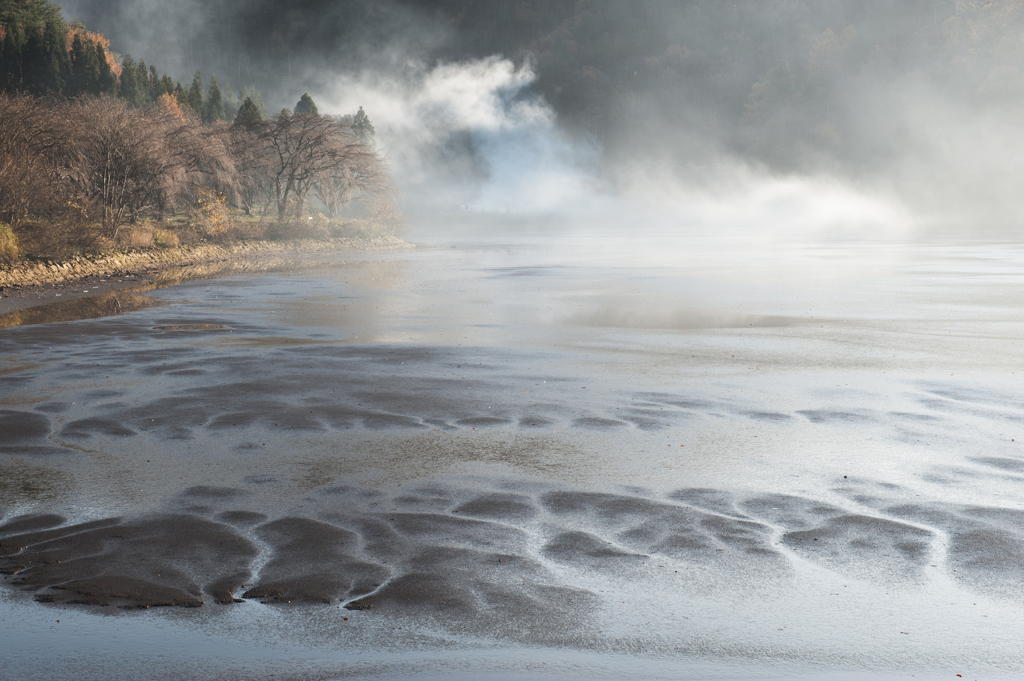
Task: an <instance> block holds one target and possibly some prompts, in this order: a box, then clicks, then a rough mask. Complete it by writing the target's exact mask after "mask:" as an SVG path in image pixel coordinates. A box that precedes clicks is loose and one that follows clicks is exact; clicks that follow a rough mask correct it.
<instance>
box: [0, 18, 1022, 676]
mask: <svg viewBox="0 0 1024 681" xmlns="http://www.w3.org/2000/svg"><path fill="white" fill-rule="evenodd" d="M64 12H65V15H66V16H68V17H71V16H76V15H77V16H79V17H80V18H82V20H83V21H85V23H86V24H87V25H88V26H90V27H91V28H94V29H95V30H99V31H101V32H103V33H104V34H106V35H107V36H108V37H109V38H110V39H111V41H112V45H113V48H114V49H115V50H119V51H122V52H128V51H130V52H131V54H132V55H133V57H135V58H136V59H138V58H140V57H142V58H145V59H146V61H147V63H151V64H156V65H157V67H158V68H159V69H160V70H161V72H162V71H163V70H167V71H169V72H171V73H172V74H174V75H175V77H176V78H181V79H182V80H183V81H184V80H186V79H188V80H190V79H191V75H192V73H193V72H194V69H195V68H196V67H199V68H202V69H203V72H204V74H205V75H207V77H208V76H209V74H210V73H213V72H216V74H217V76H218V80H219V81H222V82H228V81H230V83H231V85H232V86H233V87H234V88H235V89H236V90H237V89H238V88H239V87H240V86H242V85H246V86H248V85H255V86H256V87H257V89H259V90H260V92H261V93H262V94H263V97H264V99H265V101H266V103H267V106H268V108H269V109H270V110H271V111H274V110H279V109H280V108H281V107H292V106H294V104H295V101H296V100H297V99H298V97H299V96H300V95H301V94H302V93H303V92H304V91H308V92H309V94H310V95H312V97H313V99H314V100H315V102H316V103H317V105H318V107H319V109H320V111H321V112H322V113H324V112H326V113H338V114H344V113H351V112H353V111H354V110H356V109H357V108H358V107H360V106H362V107H364V109H365V110H366V112H367V113H368V115H369V116H370V119H371V121H372V122H373V124H374V126H375V128H376V143H377V144H378V146H379V148H380V149H382V150H383V151H384V152H385V153H386V155H387V157H388V158H389V160H390V163H391V167H392V171H393V173H394V175H395V178H396V181H397V184H398V185H399V187H400V188H401V190H402V192H403V196H404V199H403V201H404V206H405V209H406V212H407V216H408V218H409V230H408V232H407V233H406V234H405V235H403V236H404V238H405V239H406V240H407V241H409V242H410V243H411V244H415V247H414V246H412V245H410V246H409V248H408V249H405V250H400V251H396V252H386V253H362V254H351V253H350V254H338V255H323V254H321V253H317V254H313V253H310V254H306V255H294V256H291V255H288V256H280V257H275V258H263V259H255V260H247V261H238V262H225V263H214V264H209V265H201V266H192V267H185V268H182V269H181V270H180V271H171V272H165V273H162V274H160V275H153V276H151V277H148V276H147V277H142V276H140V277H137V278H135V279H134V280H133V281H132V283H131V285H130V286H127V285H125V286H122V285H121V284H115V283H113V282H105V283H104V284H105V286H106V285H107V284H109V286H110V288H103V289H101V290H99V291H97V290H96V289H91V290H85V287H84V285H83V286H82V287H78V286H75V287H70V288H65V289H61V290H59V291H58V290H54V291H44V292H37V293H35V294H32V295H34V296H35V297H34V298H33V297H32V295H29V296H27V297H23V298H18V299H12V298H10V297H7V298H3V299H2V300H0V433H2V434H3V437H2V438H0V574H2V575H3V577H2V579H3V582H2V583H3V585H4V588H3V589H0V621H2V622H3V623H4V628H5V630H4V637H3V640H4V641H5V643H4V644H0V662H2V664H0V679H4V678H12V679H14V678H17V679H36V678H38V679H44V678H53V677H55V676H56V677H75V678H81V679H105V680H110V679H140V678H141V679H145V678H153V679H157V678H159V679H161V680H162V681H170V680H176V679H182V680H184V679H227V678H246V679H270V678H274V679H282V678H285V679H341V678H373V679H398V678H418V679H434V678H453V677H454V678H462V679H484V678H486V679H534V678H541V679H626V678H651V679H690V678H693V679H696V678H713V679H739V678H742V679H778V678H806V679H867V678H871V679H875V678H897V677H898V678H908V677H910V676H913V677H914V678H928V679H946V678H958V676H959V675H962V678H964V679H967V678H970V679H1020V678H1024V659H1022V657H1021V654H1020V641H1021V640H1022V638H1024V596H1022V594H1024V488H1022V483H1024V449H1022V447H1024V388H1022V386H1024V383H1022V381H1021V374H1022V372H1024V318H1022V316H1021V301H1022V298H1021V291H1022V290H1024V289H1022V285H1024V247H1022V245H1021V239H1020V235H1021V228H1020V223H1019V219H1018V218H1017V215H1018V213H1019V211H1018V208H1019V207H1020V203H1021V198H1020V193H1019V190H1018V188H1017V184H1018V182H1019V177H1020V173H1019V172H1018V170H1019V169H1018V166H1019V164H1020V163H1021V161H1020V159H1021V158H1024V155H1022V154H1020V153H1017V152H1018V151H1019V150H1022V144H1021V143H1022V142H1024V139H1022V138H1021V133H1020V126H1019V124H1018V120H1019V115H1018V114H1019V113H1021V112H1024V88H1020V87H1019V85H1018V84H1017V81H1018V80H1019V79H1020V77H1021V75H1020V72H1019V69H1020V68H1021V65H1024V52H1022V51H1021V48H1020V46H1019V44H1018V43H1019V40H1018V39H1017V38H1018V37H1019V35H1021V34H1022V31H1024V8H1021V7H1018V5H1016V4H1014V3H999V2H996V3H980V2H970V1H969V0H949V1H945V0H936V1H934V2H932V1H931V0H928V1H925V0H909V1H907V2H888V1H886V0H868V1H865V2H846V1H840V0H835V1H831V0H830V1H825V0H823V1H821V2H791V1H789V0H778V1H775V0H766V1H765V2H758V3H727V2H668V0H664V1H662V0H651V1H650V2H636V3H633V2H628V3H627V2H622V3H618V2H612V1H606V2H605V1H598V0H595V1H593V2H586V1H579V2H558V1H552V2H529V1H517V2H511V1H510V2H504V1H493V2H474V1H471V0H459V1H456V0H437V1H425V2H398V1H396V0H389V1H380V2H371V1H370V0H357V1H353V2H344V3H342V2H319V1H317V0H306V1H303V2H294V3H287V4H286V3H277V2H269V1H265V2H264V1H262V0H246V1H244V2H231V3H228V2H219V1H215V2H192V1H185V0H182V1H181V2H172V3H157V2H131V1H130V0H118V1H115V2H98V1H97V2H92V1H90V0H76V1H72V2H68V3H65V5H64ZM171 27H177V28H176V29H172V28H171ZM58 294H60V295H59V297H58Z"/></svg>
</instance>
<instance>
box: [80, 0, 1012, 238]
mask: <svg viewBox="0 0 1024 681" xmlns="http://www.w3.org/2000/svg"><path fill="white" fill-rule="evenodd" d="M64 10H65V14H66V15H68V16H78V17H80V18H82V19H83V20H84V21H86V23H87V24H88V25H90V26H95V27H96V29H97V30H100V31H102V32H105V33H106V34H107V35H108V37H110V38H111V39H112V41H113V44H114V48H115V49H117V50H119V51H121V52H127V51H130V52H131V53H132V54H133V56H135V57H136V58H139V57H142V58H146V59H147V62H148V63H153V64H158V65H159V67H160V68H162V69H167V70H169V71H170V72H171V73H172V74H174V75H175V77H176V78H180V79H182V80H184V81H185V82H187V80H188V79H190V77H191V74H192V73H193V72H194V70H195V69H196V68H200V69H202V70H203V72H204V74H210V73H216V74H217V75H218V77H219V78H220V79H221V80H224V81H228V82H230V83H231V84H232V85H233V86H234V88H235V89H236V90H237V89H238V88H239V87H241V86H243V85H252V84H255V85H256V87H257V88H258V89H259V90H260V91H261V93H262V94H263V97H264V99H265V101H266V102H267V105H268V108H269V109H270V110H276V109H279V108H282V107H291V106H294V103H295V101H296V100H297V99H298V97H299V95H301V94H302V92H304V91H307V92H309V93H310V94H311V95H313V98H314V100H315V101H317V102H318V104H319V105H320V107H321V110H322V111H327V112H330V113H338V114H343V113H351V112H352V111H354V110H355V109H356V108H357V107H359V106H363V107H364V108H365V109H366V111H367V112H368V113H369V115H370V117H371V120H372V121H373V122H374V124H375V125H376V127H377V131H378V137H377V141H378V144H379V147H380V148H381V149H382V150H383V151H384V152H385V153H386V154H387V156H388V158H389V160H390V163H391V166H392V170H393V172H394V173H395V176H396V179H397V181H398V184H399V186H400V188H401V190H402V192H403V194H404V196H405V206H406V209H407V212H408V213H409V214H410V216H411V217H412V218H413V222H414V223H415V221H416V220H417V219H426V220H433V219H434V218H437V217H438V216H458V215H460V214H467V213H469V214H486V215H488V216H495V215H500V214H504V215H519V216H523V215H528V214H529V215H558V216H560V217H561V218H562V219H566V218H570V217H572V218H578V219H581V220H592V219H597V218H598V217H600V218H601V219H602V220H605V221H610V222H615V221H620V222H621V221H623V220H625V219H627V218H633V219H634V220H637V219H640V220H645V221H649V222H651V223H652V224H658V225H664V226H667V227H673V226H674V228H677V229H679V230H684V231H689V232H693V233H700V232H705V233H708V232H712V231H720V230H722V229H726V230H731V231H734V232H736V233H738V234H756V235H760V236H764V235H766V234H768V235H771V234H773V233H776V232H777V233H779V234H780V235H781V234H806V233H808V231H812V232H822V231H824V232H826V233H837V232H838V233H840V234H842V235H844V236H852V235H857V234H864V235H869V236H871V237H873V238H874V237H880V236H883V235H885V236H896V237H902V236H905V235H907V234H917V235H920V234H926V233H935V232H948V231H949V230H954V231H967V232H977V231H979V230H985V231H991V230H1006V229H1014V228H1015V227H1016V217H1015V216H1016V214H1017V212H1018V209H1019V208H1020V207H1021V206H1020V203H1021V201H1020V198H1019V192H1018V191H1017V190H1016V186H1015V180H1014V178H1016V177H1018V176H1019V171H1020V167H1019V166H1020V164H1021V161H1019V160H1018V159H1021V158H1024V154H1021V153H1020V151H1021V150H1022V147H1024V136H1022V133H1021V132H1020V130H1019V126H1018V125H1017V120H1018V118H1019V114H1020V112H1021V111H1022V110H1024V88H1022V87H1021V86H1020V85H1019V83H1018V82H1017V81H1018V80H1019V77H1018V73H1019V64H1020V63H1021V62H1022V59H1024V51H1022V50H1021V49H1020V48H1019V47H1018V46H1017V44H1016V42H1015V41H1014V40H1013V35H1014V30H1016V29H1015V28H1014V27H1018V28H1019V27H1020V26H1022V25H1024V23H1022V22H1024V18H1022V16H1021V12H1020V10H1019V9H1016V8H1014V7H1012V6H1010V5H1009V4H1007V5H1006V6H1005V7H1004V6H1003V5H1002V4H999V3H996V4H994V5H985V6H984V7H983V6H981V5H979V4H978V3H971V2H966V1H960V0H958V1H953V0H950V1H945V0H936V1H934V2H923V1H922V2H914V3H890V2H885V1H881V0H880V1H878V2H870V3H861V2H842V1H833V2H820V3H783V2H766V3H752V4H751V5H743V6H736V7H732V6H730V7H725V6H724V5H722V4H721V3H708V2H695V3H683V4H680V3H669V2H649V3H643V4H640V5H631V6H630V7H629V8H627V7H626V6H625V4H624V3H613V2H578V3H530V2H517V3H512V2H494V3H480V2H472V1H468V0H463V1H459V2H454V1H451V2H441V1H438V2H421V3H409V2H397V1H390V2H375V3H371V2H349V3H342V4H338V3H324V2H303V3H297V4H295V3H288V4H283V3H273V2H256V1H253V2H246V3H241V4H238V3H230V4H229V3H217V2H214V3H192V2H178V3H173V4H165V3H146V2H128V1H127V0H125V1H123V2H115V3H106V2H103V3H100V2H90V1H89V0H78V1H75V2H70V3H66V4H65V7H64ZM623 228H625V226H623Z"/></svg>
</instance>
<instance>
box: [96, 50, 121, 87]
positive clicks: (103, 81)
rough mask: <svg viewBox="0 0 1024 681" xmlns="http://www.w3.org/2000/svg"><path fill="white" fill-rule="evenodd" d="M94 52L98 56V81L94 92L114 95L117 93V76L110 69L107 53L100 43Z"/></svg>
mask: <svg viewBox="0 0 1024 681" xmlns="http://www.w3.org/2000/svg"><path fill="white" fill-rule="evenodd" d="M92 52H93V53H94V54H95V55H96V80H95V85H94V86H93V88H94V90H93V91H94V92H95V93H96V94H99V95H112V94H114V93H115V92H117V74H116V73H114V70H113V69H111V68H110V62H108V61H107V52H106V50H104V49H103V46H102V45H100V44H99V43H96V49H95V50H92Z"/></svg>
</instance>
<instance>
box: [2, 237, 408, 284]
mask: <svg viewBox="0 0 1024 681" xmlns="http://www.w3.org/2000/svg"><path fill="white" fill-rule="evenodd" d="M411 248H413V245H412V244H410V243H408V242H406V241H403V240H402V239H400V238H398V237H397V236H377V237H370V238H343V239H295V240H291V241H281V242H275V241H244V242H240V243H236V244H227V245H219V244H202V245H198V246H182V247H179V248H172V249H161V248H153V249H147V250H143V251H129V252H126V253H111V254H108V255H102V256H95V257H87V256H78V257H76V258H74V259H72V260H67V261H63V262H57V261H45V262H32V263H21V264H18V265H16V266H14V267H12V268H11V269H9V270H0V290H3V289H6V288H15V289H17V288H27V287H33V286H55V285H67V284H73V283H75V282H78V281H81V280H84V279H87V278H89V277H117V276H124V275H130V274H140V273H148V272H159V271H163V270H168V269H172V268H182V267H192V266H199V265H209V264H212V263H217V262H229V261H239V260H251V259H256V258H265V257H275V256H282V255H293V256H294V255H298V254H313V253H318V254H327V253H331V254H334V253H345V252H351V251H358V252H361V253H389V252H394V251H402V250H407V249H411Z"/></svg>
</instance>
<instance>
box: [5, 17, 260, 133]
mask: <svg viewBox="0 0 1024 681" xmlns="http://www.w3.org/2000/svg"><path fill="white" fill-rule="evenodd" d="M0 92H7V93H22V94H31V95H36V96H64V97H78V96H83V95H86V96H89V95H91V96H102V95H108V96H113V97H119V98H121V99H124V100H126V101H128V102H129V103H131V104H132V105H134V106H137V107H144V106H148V105H149V104H153V103H155V102H157V101H159V100H160V98H161V97H164V96H167V97H169V98H172V99H173V100H174V102H175V103H176V104H177V105H178V106H179V107H185V109H186V110H188V111H189V112H191V114H192V115H194V116H195V117H196V118H198V119H199V120H201V121H202V122H203V123H206V124H210V123H213V122H216V121H230V120H232V119H233V118H234V117H235V115H236V114H237V113H238V109H239V107H240V106H241V105H242V104H243V103H244V102H245V100H246V99H247V98H248V99H251V100H252V101H253V104H254V105H255V106H256V107H257V109H258V110H259V111H260V113H261V115H262V116H263V117H264V118H266V117H267V111H266V107H265V105H264V104H263V99H262V97H261V96H260V95H259V93H257V92H256V90H255V88H244V87H243V88H242V90H241V91H240V92H239V93H238V94H237V95H236V94H235V92H234V91H233V90H232V89H231V86H230V85H227V84H225V86H223V87H222V86H221V85H220V84H219V83H218V82H217V77H216V76H212V77H211V79H210V85H209V88H207V87H206V85H205V83H204V79H203V75H202V73H201V72H200V71H196V74H195V77H194V78H193V79H192V83H191V84H190V85H188V86H184V85H182V84H181V82H180V81H175V80H174V79H172V78H171V77H170V76H168V75H167V74H166V73H165V74H163V75H160V72H159V71H158V70H157V67H156V66H147V65H146V62H145V60H144V59H139V61H137V62H136V61H135V60H134V59H133V58H132V56H131V55H130V54H125V55H124V56H123V57H121V56H120V55H118V54H116V53H115V52H112V51H111V49H110V41H109V40H108V39H107V38H105V37H104V36H103V35H101V34H99V33H94V32H92V31H89V30H88V29H87V28H86V27H85V26H84V25H83V24H82V23H81V22H80V21H77V20H76V21H73V22H70V23H66V22H65V21H64V18H63V16H62V14H61V10H60V7H58V6H56V5H53V4H51V3H50V2H48V1H47V0H0Z"/></svg>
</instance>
